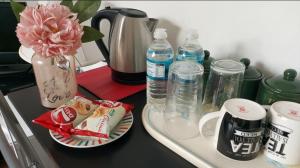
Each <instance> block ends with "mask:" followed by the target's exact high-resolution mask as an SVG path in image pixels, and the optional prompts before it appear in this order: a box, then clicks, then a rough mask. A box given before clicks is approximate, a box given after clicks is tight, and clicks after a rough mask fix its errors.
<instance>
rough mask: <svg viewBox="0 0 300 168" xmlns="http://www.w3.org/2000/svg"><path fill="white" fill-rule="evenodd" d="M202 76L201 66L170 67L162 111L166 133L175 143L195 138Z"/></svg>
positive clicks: (178, 64) (188, 63)
mask: <svg viewBox="0 0 300 168" xmlns="http://www.w3.org/2000/svg"><path fill="white" fill-rule="evenodd" d="M203 72H204V68H203V67H202V65H200V64H197V63H195V62H192V61H178V62H175V63H173V64H172V65H171V67H170V71H169V76H168V83H167V100H166V109H165V111H164V117H165V130H166V132H167V133H168V134H169V135H171V136H173V137H175V138H176V139H186V138H192V137H195V136H197V135H198V132H199V130H198V121H199V119H200V115H201V105H202V90H203V88H202V85H203Z"/></svg>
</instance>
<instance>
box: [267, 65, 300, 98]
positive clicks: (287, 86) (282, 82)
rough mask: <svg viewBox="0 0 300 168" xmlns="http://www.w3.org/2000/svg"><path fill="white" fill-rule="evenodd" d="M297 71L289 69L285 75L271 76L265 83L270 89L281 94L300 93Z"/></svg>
mask: <svg viewBox="0 0 300 168" xmlns="http://www.w3.org/2000/svg"><path fill="white" fill-rule="evenodd" d="M296 77H297V71H296V70H294V69H287V70H285V71H284V75H283V76H282V75H280V76H275V77H271V78H268V79H266V80H265V85H266V86H267V88H268V89H270V90H272V91H273V92H276V93H281V94H285V95H288V94H291V95H295V94H300V80H298V79H296Z"/></svg>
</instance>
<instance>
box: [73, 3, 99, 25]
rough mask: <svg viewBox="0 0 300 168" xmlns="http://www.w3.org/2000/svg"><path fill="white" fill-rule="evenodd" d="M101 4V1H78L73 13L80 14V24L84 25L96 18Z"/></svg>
mask: <svg viewBox="0 0 300 168" xmlns="http://www.w3.org/2000/svg"><path fill="white" fill-rule="evenodd" d="M100 4H101V0H94V1H91V0H78V1H77V2H76V3H75V5H74V7H73V8H72V9H73V10H72V11H73V12H75V13H77V14H78V17H77V18H78V19H79V22H80V23H82V22H84V21H86V20H88V19H89V18H91V17H93V16H95V14H96V12H97V10H98V9H99V7H100Z"/></svg>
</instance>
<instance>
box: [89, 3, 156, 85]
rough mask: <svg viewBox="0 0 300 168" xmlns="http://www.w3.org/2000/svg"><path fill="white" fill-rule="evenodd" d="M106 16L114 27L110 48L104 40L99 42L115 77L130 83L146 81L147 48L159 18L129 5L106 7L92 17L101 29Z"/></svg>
mask: <svg viewBox="0 0 300 168" xmlns="http://www.w3.org/2000/svg"><path fill="white" fill-rule="evenodd" d="M102 19H108V20H109V22H110V24H111V27H110V33H109V40H108V48H109V50H108V49H107V47H106V46H105V45H104V43H103V41H102V40H97V41H96V43H97V45H98V47H99V48H100V50H101V52H102V54H103V56H104V57H105V59H106V61H107V62H108V65H109V66H110V67H111V70H112V79H113V80H115V81H117V82H121V83H129V84H138V83H144V82H145V81H146V51H147V48H148V47H149V45H150V43H151V41H152V33H153V31H154V28H155V26H156V24H157V20H156V19H149V18H148V17H147V15H146V13H145V12H143V11H140V10H136V9H128V8H115V9H113V8H112V9H111V8H106V9H104V10H101V11H99V12H98V13H97V15H96V16H94V17H93V19H92V27H94V28H96V29H98V30H99V25H100V22H101V20H102Z"/></svg>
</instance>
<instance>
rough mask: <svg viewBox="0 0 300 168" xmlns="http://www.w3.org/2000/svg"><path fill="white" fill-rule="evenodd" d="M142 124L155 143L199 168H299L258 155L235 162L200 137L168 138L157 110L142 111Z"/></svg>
mask: <svg viewBox="0 0 300 168" xmlns="http://www.w3.org/2000/svg"><path fill="white" fill-rule="evenodd" d="M142 122H143V125H144V127H145V129H146V130H147V132H148V133H149V134H150V135H151V136H152V137H153V138H155V139H156V140H157V141H159V142H160V143H162V144H163V145H165V146H166V147H168V148H169V149H171V150H172V151H174V152H175V153H177V154H178V155H180V156H181V157H183V158H184V159H186V160H187V161H189V162H190V163H192V164H193V165H195V166H197V167H201V168H211V167H217V168H300V165H298V166H285V165H281V164H279V163H277V162H274V161H271V160H269V159H268V158H267V157H265V156H264V155H263V153H260V154H259V156H258V157H257V158H255V159H253V160H250V161H236V160H232V159H230V158H227V157H225V156H223V155H221V154H220V153H218V152H217V151H216V150H215V149H214V147H213V144H212V143H211V142H209V141H208V140H207V139H204V138H203V137H201V136H200V135H198V136H197V137H195V138H192V139H187V140H175V139H173V138H172V137H170V136H168V134H167V133H166V131H165V130H164V128H165V125H164V124H165V122H164V119H163V113H162V112H161V111H160V110H159V109H158V108H149V105H146V106H145V107H144V109H143V114H142Z"/></svg>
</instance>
